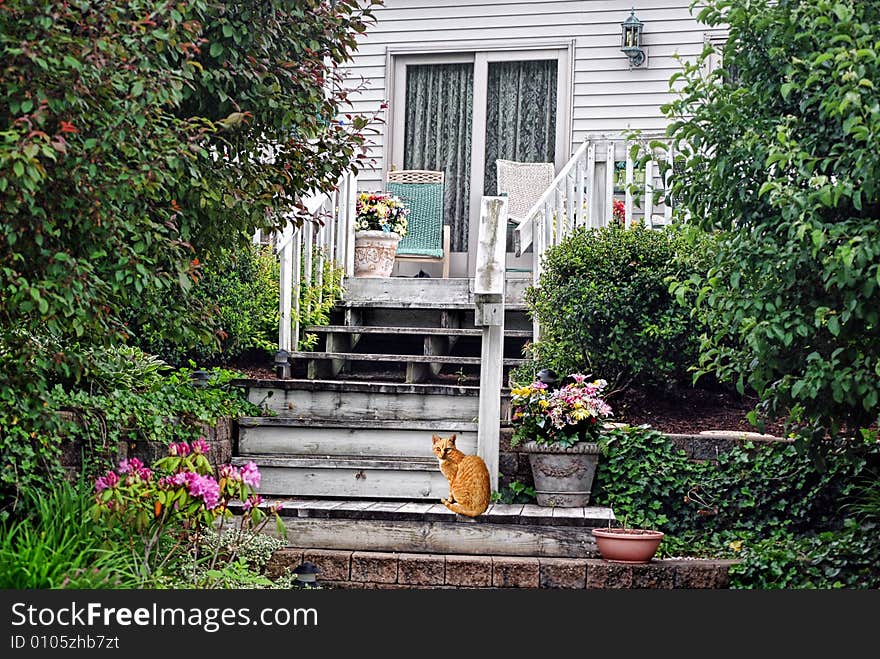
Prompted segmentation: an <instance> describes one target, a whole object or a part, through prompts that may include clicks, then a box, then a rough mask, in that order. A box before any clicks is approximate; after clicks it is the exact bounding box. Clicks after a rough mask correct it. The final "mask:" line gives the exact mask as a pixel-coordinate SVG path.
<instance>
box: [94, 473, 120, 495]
mask: <svg viewBox="0 0 880 659" xmlns="http://www.w3.org/2000/svg"><path fill="white" fill-rule="evenodd" d="M118 484H119V476H118V475H117V474H116V472H115V471H112V470H111V471H108V472H107V473H106V474H104V475H103V476H101V477H99V478H98V479H97V480H96V481H95V492H103V491H104V490H108V489H110V488H113V487H116V486H117V485H118Z"/></svg>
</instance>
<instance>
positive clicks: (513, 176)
mask: <svg viewBox="0 0 880 659" xmlns="http://www.w3.org/2000/svg"><path fill="white" fill-rule="evenodd" d="M495 166H496V167H497V171H498V194H499V195H503V194H507V215H508V217H509V221H510V222H511V223H514V224H519V223H520V222H522V221H523V220H524V219H526V215H527V214H528V212H529V210H531V208H532V206H534V205H535V202H536V201H538V199H540V198H541V195H542V194H544V192H545V191H546V190H547V188H549V187H550V184H551V183H553V179H554V178H556V167H555V166H554V165H553V163H552V162H515V161H513V160H496V161H495Z"/></svg>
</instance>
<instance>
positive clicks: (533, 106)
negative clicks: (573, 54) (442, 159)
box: [483, 60, 557, 195]
mask: <svg viewBox="0 0 880 659" xmlns="http://www.w3.org/2000/svg"><path fill="white" fill-rule="evenodd" d="M556 68H557V64H556V60H531V61H524V62H490V63H489V89H488V107H487V108H486V176H485V179H484V180H485V185H484V188H483V194H486V195H495V194H498V188H497V179H498V173H497V170H496V168H495V161H496V160H497V159H498V158H501V159H502V160H515V161H517V162H553V161H554V159H555V158H556Z"/></svg>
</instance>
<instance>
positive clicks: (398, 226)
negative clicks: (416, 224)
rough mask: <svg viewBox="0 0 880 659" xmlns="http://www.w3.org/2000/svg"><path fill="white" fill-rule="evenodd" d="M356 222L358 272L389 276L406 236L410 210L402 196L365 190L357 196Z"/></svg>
mask: <svg viewBox="0 0 880 659" xmlns="http://www.w3.org/2000/svg"><path fill="white" fill-rule="evenodd" d="M356 211H357V215H356V217H355V222H354V229H355V234H354V274H355V276H356V277H387V276H389V275H390V274H391V270H392V268H393V267H394V257H395V255H396V254H397V243H399V242H400V240H401V238H403V237H404V236H405V235H406V216H407V214H408V213H409V209H407V207H406V206H405V205H404V203H403V201H401V199H400V198H399V197H395V196H394V195H390V194H385V193H381V192H364V193H361V194H359V195H358V198H357V207H356Z"/></svg>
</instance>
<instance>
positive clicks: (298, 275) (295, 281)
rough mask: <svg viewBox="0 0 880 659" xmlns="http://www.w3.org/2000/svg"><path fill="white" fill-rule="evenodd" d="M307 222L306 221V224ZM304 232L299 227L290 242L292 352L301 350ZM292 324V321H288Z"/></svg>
mask: <svg viewBox="0 0 880 659" xmlns="http://www.w3.org/2000/svg"><path fill="white" fill-rule="evenodd" d="M305 222H306V220H304V223H305ZM302 232H303V227H302V226H300V227H298V228H297V229H296V230H295V232H294V234H293V237H292V238H291V240H290V243H291V245H292V246H293V259H292V261H291V268H290V273H291V291H292V292H293V310H292V320H293V335H292V337H291V338H292V343H291V345H292V346H293V347H292V348H291V349H292V350H299V324H300V323H299V309H300V301H299V300H300V286H301V285H302V265H301V263H302ZM288 324H290V319H288Z"/></svg>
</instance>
